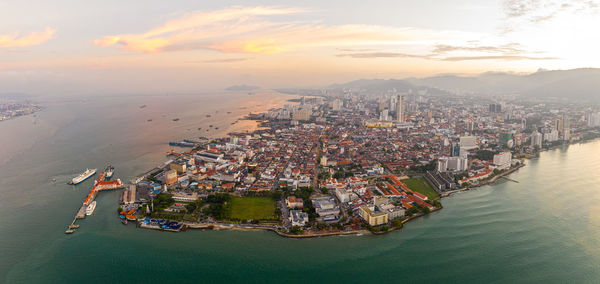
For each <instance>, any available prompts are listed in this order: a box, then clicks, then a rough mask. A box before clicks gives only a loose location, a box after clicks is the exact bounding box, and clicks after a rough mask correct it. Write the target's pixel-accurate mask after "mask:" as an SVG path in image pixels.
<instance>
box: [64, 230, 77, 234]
mask: <svg viewBox="0 0 600 284" xmlns="http://www.w3.org/2000/svg"><path fill="white" fill-rule="evenodd" d="M72 233H75V231H74V230H70V229H69V230H66V231H65V234H72Z"/></svg>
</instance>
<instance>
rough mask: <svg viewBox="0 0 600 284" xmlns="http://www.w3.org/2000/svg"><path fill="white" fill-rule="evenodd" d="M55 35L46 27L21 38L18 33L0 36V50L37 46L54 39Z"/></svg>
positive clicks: (53, 30)
mask: <svg viewBox="0 0 600 284" xmlns="http://www.w3.org/2000/svg"><path fill="white" fill-rule="evenodd" d="M55 33H56V30H55V29H53V28H50V27H46V28H45V29H44V30H43V31H41V32H31V33H29V34H27V35H24V36H21V37H19V33H18V32H15V33H12V34H7V35H0V48H8V47H25V46H33V45H39V44H42V43H44V42H46V41H48V40H50V39H52V38H54V34H55Z"/></svg>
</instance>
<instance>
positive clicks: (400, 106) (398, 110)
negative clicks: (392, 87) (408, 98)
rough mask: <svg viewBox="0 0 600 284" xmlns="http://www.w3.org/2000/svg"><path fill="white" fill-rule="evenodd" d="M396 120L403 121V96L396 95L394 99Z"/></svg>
mask: <svg viewBox="0 0 600 284" xmlns="http://www.w3.org/2000/svg"><path fill="white" fill-rule="evenodd" d="M396 120H397V121H398V122H404V96H400V95H398V99H397V100H396Z"/></svg>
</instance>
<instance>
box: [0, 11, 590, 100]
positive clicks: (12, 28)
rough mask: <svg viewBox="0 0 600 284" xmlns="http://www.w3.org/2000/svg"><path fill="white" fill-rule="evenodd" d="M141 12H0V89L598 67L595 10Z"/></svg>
mask: <svg viewBox="0 0 600 284" xmlns="http://www.w3.org/2000/svg"><path fill="white" fill-rule="evenodd" d="M145 3H146V4H143V3H141V2H138V1H134V2H128V3H121V2H116V1H114V2H107V3H105V4H103V5H89V4H87V3H86V4H83V3H78V2H75V1H59V2H53V3H44V2H42V1H39V2H36V3H33V5H32V4H31V3H28V4H27V5H24V4H21V3H19V2H16V1H7V2H4V3H2V4H0V8H1V10H2V11H4V13H3V15H2V16H3V17H2V18H3V20H2V21H3V26H2V28H1V29H0V83H2V84H3V85H4V86H5V90H4V91H5V92H22V93H35V94H45V93H49V94H57V93H67V94H102V93H117V92H118V93H145V92H152V93H153V92H157V93H160V92H198V91H207V90H208V91H210V90H220V89H223V88H225V87H227V86H230V85H236V84H250V85H257V86H260V87H263V88H278V87H321V86H324V85H328V84H331V83H334V82H344V81H351V80H355V79H359V78H384V79H387V78H405V77H412V76H414V77H427V76H431V75H436V74H448V73H452V74H463V75H473V74H478V73H483V72H488V71H495V72H514V73H531V72H535V71H536V70H538V69H551V70H553V69H570V68H584V67H592V68H593V67H598V66H599V65H600V62H598V59H597V56H594V50H596V49H597V48H598V47H599V46H598V45H600V42H598V41H595V40H594V37H593V29H594V27H595V26H597V19H595V17H597V15H598V12H599V11H600V5H599V3H598V1H527V2H521V1H512V0H504V1H481V2H478V3H476V4H473V3H471V2H469V1H455V2H453V3H446V2H445V1H427V2H419V3H411V2H407V1H400V2H393V3H389V2H386V1H376V2H370V3H363V4H357V3H342V2H338V1H333V2H327V3H319V2H317V1H306V2H303V3H301V4H300V5H299V4H298V3H293V2H274V1H250V2H244V3H239V2H235V1H225V2H220V3H206V2H199V3H195V2H193V1H182V2H179V3H178V5H172V4H171V3H160V2H158V1H156V2H149V3H148V2H145ZM242 4H243V5H242ZM31 7H35V9H32V8H31ZM342 10H343V11H342ZM23 15H28V16H27V17H23Z"/></svg>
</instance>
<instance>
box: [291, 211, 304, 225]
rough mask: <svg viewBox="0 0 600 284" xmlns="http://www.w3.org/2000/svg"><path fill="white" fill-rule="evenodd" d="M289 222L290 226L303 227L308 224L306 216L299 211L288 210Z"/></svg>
mask: <svg viewBox="0 0 600 284" xmlns="http://www.w3.org/2000/svg"><path fill="white" fill-rule="evenodd" d="M290 222H291V223H292V226H299V227H303V226H305V225H306V223H308V214H307V213H305V212H302V211H300V210H290Z"/></svg>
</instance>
